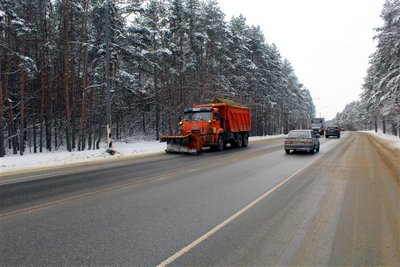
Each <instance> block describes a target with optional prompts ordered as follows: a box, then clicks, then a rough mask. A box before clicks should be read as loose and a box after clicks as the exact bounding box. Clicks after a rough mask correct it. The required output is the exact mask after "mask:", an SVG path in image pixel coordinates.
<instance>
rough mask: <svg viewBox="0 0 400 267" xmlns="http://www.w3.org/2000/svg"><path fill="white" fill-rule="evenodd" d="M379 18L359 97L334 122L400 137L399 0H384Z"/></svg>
mask: <svg viewBox="0 0 400 267" xmlns="http://www.w3.org/2000/svg"><path fill="white" fill-rule="evenodd" d="M381 18H382V20H383V25H382V26H381V27H379V28H377V29H375V30H376V35H375V37H374V38H375V40H376V41H377V47H376V50H375V52H374V53H373V54H372V55H371V56H370V66H369V68H368V70H367V74H366V77H365V79H364V84H363V85H362V94H361V99H360V100H358V101H354V102H352V103H349V104H348V105H347V106H346V107H345V109H344V110H343V111H342V112H340V113H339V114H337V116H336V118H335V121H336V122H337V123H338V124H339V125H342V126H344V127H345V128H346V129H348V130H371V129H373V130H375V131H378V128H380V129H381V130H382V132H384V133H391V134H393V135H398V136H399V137H400V0H386V2H385V4H384V6H383V9H382V12H381Z"/></svg>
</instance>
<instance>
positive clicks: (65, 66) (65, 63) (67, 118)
mask: <svg viewBox="0 0 400 267" xmlns="http://www.w3.org/2000/svg"><path fill="white" fill-rule="evenodd" d="M67 3H68V0H63V10H64V18H63V21H64V23H63V24H64V27H63V31H64V53H63V70H62V72H63V74H62V75H63V87H64V101H65V135H66V143H67V150H68V151H72V149H71V124H70V114H69V112H70V111H69V88H68V53H69V52H70V51H69V45H68V8H67Z"/></svg>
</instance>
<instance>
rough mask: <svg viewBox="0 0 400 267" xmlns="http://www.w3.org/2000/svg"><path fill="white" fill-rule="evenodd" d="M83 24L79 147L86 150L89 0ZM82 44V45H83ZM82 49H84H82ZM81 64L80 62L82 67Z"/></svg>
mask: <svg viewBox="0 0 400 267" xmlns="http://www.w3.org/2000/svg"><path fill="white" fill-rule="evenodd" d="M83 12H84V17H83V25H82V38H81V39H82V42H81V43H82V44H83V85H82V110H81V131H80V134H79V139H80V141H79V149H80V150H84V149H85V146H86V136H85V131H86V101H87V100H86V93H87V91H86V87H87V81H88V64H87V63H88V50H87V45H86V41H87V17H88V16H87V12H88V0H84V2H83ZM82 44H81V45H82ZM81 51H82V50H81ZM80 66H81V64H79V69H80ZM89 146H90V145H89Z"/></svg>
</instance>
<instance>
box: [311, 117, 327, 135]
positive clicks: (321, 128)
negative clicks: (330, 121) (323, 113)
mask: <svg viewBox="0 0 400 267" xmlns="http://www.w3.org/2000/svg"><path fill="white" fill-rule="evenodd" d="M311 129H313V131H314V132H317V133H319V134H320V135H324V132H325V118H312V119H311Z"/></svg>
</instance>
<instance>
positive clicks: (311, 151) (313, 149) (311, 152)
mask: <svg viewBox="0 0 400 267" xmlns="http://www.w3.org/2000/svg"><path fill="white" fill-rule="evenodd" d="M314 151H315V146H313V148H312V150H310V154H314Z"/></svg>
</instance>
